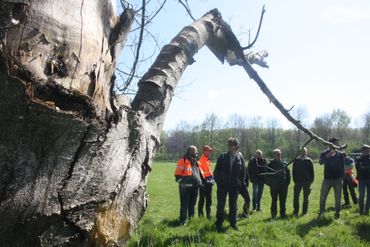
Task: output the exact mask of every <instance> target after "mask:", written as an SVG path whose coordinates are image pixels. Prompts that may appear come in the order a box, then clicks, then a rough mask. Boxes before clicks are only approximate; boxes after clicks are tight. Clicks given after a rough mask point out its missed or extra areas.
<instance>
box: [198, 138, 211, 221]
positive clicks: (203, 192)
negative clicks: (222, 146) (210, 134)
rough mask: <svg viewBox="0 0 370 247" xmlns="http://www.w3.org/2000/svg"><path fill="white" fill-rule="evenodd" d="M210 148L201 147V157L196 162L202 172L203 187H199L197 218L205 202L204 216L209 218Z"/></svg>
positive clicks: (200, 214)
mask: <svg viewBox="0 0 370 247" xmlns="http://www.w3.org/2000/svg"><path fill="white" fill-rule="evenodd" d="M212 150H213V149H212V148H211V147H210V146H208V145H205V146H203V147H202V151H203V155H202V156H201V157H200V159H199V160H198V163H199V168H200V169H201V170H202V171H203V177H204V182H203V186H202V187H199V201H198V216H203V215H204V214H203V206H204V201H205V202H206V215H207V218H208V219H209V218H211V205H212V186H213V184H214V180H213V174H212V171H211V160H210V159H211V153H212Z"/></svg>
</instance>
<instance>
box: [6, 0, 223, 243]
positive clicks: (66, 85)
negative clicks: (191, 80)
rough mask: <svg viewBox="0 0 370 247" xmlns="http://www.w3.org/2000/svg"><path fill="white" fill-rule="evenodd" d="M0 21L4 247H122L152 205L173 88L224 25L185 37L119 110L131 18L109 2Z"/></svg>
mask: <svg viewBox="0 0 370 247" xmlns="http://www.w3.org/2000/svg"><path fill="white" fill-rule="evenodd" d="M0 12H1V13H0V14H1V18H0V35H1V36H0V38H1V44H0V48H1V50H0V85H1V88H2V90H1V91H0V117H1V122H0V157H1V158H0V222H1V223H2V224H0V236H1V242H2V244H3V245H5V246H7V245H9V246H106V245H112V246H115V245H121V244H124V243H125V241H126V240H127V238H128V237H129V235H130V233H131V232H132V231H133V230H134V229H135V227H136V225H137V222H138V221H139V219H140V218H141V217H142V215H143V213H144V211H145V209H146V206H147V194H146V192H145V189H146V181H147V175H148V173H149V172H150V170H151V163H152V159H153V157H154V154H155V151H156V150H157V148H158V147H159V145H160V133H161V130H162V126H163V120H164V116H165V113H166V111H167V109H168V107H169V104H170V102H171V99H172V96H173V91H174V88H175V87H176V84H177V82H178V80H179V79H180V77H181V74H182V73H183V71H184V70H185V68H186V67H187V65H189V64H191V63H192V62H193V58H192V57H193V55H194V54H195V53H196V52H197V51H198V50H199V49H200V48H201V47H202V46H204V45H205V44H206V43H207V42H210V40H212V39H213V40H215V36H214V33H215V31H216V30H217V28H218V25H219V22H220V20H221V19H220V14H219V13H218V12H217V11H216V10H214V11H211V12H209V13H208V14H206V15H205V16H204V17H202V18H201V19H200V20H198V21H196V22H194V23H193V24H192V25H191V26H188V27H185V28H184V29H183V30H182V31H181V32H180V33H179V34H178V35H177V36H176V37H175V38H174V39H173V40H172V41H171V43H170V44H169V45H166V46H165V47H164V48H163V49H162V51H161V53H160V55H159V56H158V58H157V60H156V62H155V63H154V65H153V66H152V67H151V69H150V70H149V71H148V73H147V74H146V75H145V76H144V78H143V79H142V80H141V82H140V84H139V91H138V93H137V95H136V97H135V99H134V100H133V102H132V104H131V105H130V104H124V105H120V104H119V102H120V101H122V100H120V98H117V97H115V95H114V93H113V90H112V87H113V83H114V67H115V62H116V57H117V56H118V54H119V51H120V49H121V47H122V44H123V43H124V41H125V38H126V35H127V33H128V32H129V30H130V26H131V23H132V20H133V11H132V10H126V11H125V12H124V13H123V14H122V15H121V16H120V17H119V18H118V17H116V16H115V14H114V9H113V8H112V6H111V2H110V1H107V0H105V1H101V0H96V1H92V0H90V1H84V0H81V1H76V0H67V1H47V0H38V1H27V0H7V1H2V2H1V3H0ZM216 38H217V37H216Z"/></svg>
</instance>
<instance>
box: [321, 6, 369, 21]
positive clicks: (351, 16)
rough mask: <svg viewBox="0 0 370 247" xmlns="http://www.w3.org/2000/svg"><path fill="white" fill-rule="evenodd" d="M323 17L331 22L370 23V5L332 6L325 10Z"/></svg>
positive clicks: (322, 13)
mask: <svg viewBox="0 0 370 247" xmlns="http://www.w3.org/2000/svg"><path fill="white" fill-rule="evenodd" d="M321 17H322V18H323V19H324V20H326V21H330V22H354V21H369V20H370V5H367V4H365V5H364V6H359V5H357V6H355V5H348V6H345V5H331V6H328V7H326V8H325V9H323V11H322V12H321Z"/></svg>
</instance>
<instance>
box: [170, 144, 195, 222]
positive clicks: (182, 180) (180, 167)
mask: <svg viewBox="0 0 370 247" xmlns="http://www.w3.org/2000/svg"><path fill="white" fill-rule="evenodd" d="M197 156H198V151H197V148H196V147H195V146H189V147H188V149H187V151H186V153H185V155H184V157H183V158H181V159H179V161H178V162H177V166H176V170H175V177H176V182H178V183H179V193H180V224H182V225H186V223H187V220H188V218H191V217H193V216H194V208H195V204H196V202H197V195H198V188H199V187H200V186H201V185H202V177H201V176H202V174H201V170H200V169H199V167H198V161H197Z"/></svg>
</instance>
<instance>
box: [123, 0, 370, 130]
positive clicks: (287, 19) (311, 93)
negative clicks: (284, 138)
mask: <svg viewBox="0 0 370 247" xmlns="http://www.w3.org/2000/svg"><path fill="white" fill-rule="evenodd" d="M153 1H154V0H152V2H151V3H153V4H154V3H155V4H158V2H157V1H154V2H153ZM130 2H132V3H133V6H134V8H135V4H136V7H137V6H139V4H140V3H141V1H130ZM263 5H265V8H266V13H265V15H264V20H263V23H262V28H261V32H260V34H259V38H258V40H257V42H256V44H255V45H254V46H253V47H252V48H251V49H250V50H251V51H254V52H258V51H260V50H266V51H267V52H268V53H269V56H268V57H267V58H266V60H267V63H268V65H269V68H268V69H266V68H261V67H258V66H257V65H254V66H253V67H254V68H255V70H256V71H257V72H258V74H259V75H260V77H261V78H262V79H263V80H264V82H265V83H266V84H267V85H268V87H269V88H270V90H271V91H272V93H273V94H274V95H275V96H276V98H277V99H279V100H280V102H281V103H282V104H283V105H284V106H285V108H287V109H290V108H291V107H292V106H293V105H294V106H295V108H297V107H303V108H305V110H306V116H305V121H304V122H306V123H307V125H309V124H310V123H312V121H313V120H314V119H315V118H316V117H320V116H322V115H324V114H328V113H331V112H332V111H333V110H334V109H342V110H344V111H345V112H346V113H347V114H348V115H350V116H351V117H352V123H351V126H353V127H359V126H361V120H362V116H363V115H364V114H365V113H367V112H370V93H369V92H370V91H369V89H370V68H369V67H370V66H369V58H370V48H369V44H370V1H368V0H356V1H353V0H352V1H350V0H325V1H322V0H321V1H320V0H311V1H304V0H279V1H276V0H266V1H259V0H230V1H225V0H208V1H207V0H199V1H195V0H193V1H189V6H190V9H191V12H192V15H193V16H194V18H196V19H197V18H200V17H201V16H202V15H203V14H205V13H206V12H207V11H209V10H211V9H213V8H218V10H219V11H220V12H221V14H222V17H223V19H224V20H225V21H226V22H227V23H228V24H229V25H230V26H231V28H232V30H233V31H234V33H235V34H236V35H237V37H238V38H239V40H240V42H241V44H242V45H247V43H248V38H249V35H248V32H250V39H253V38H254V35H255V33H256V31H257V28H258V24H259V18H260V13H261V9H262V6H263ZM152 11H153V10H152ZM191 23H192V20H191V18H190V17H189V16H188V14H187V13H186V11H185V9H184V8H183V7H182V5H180V4H179V3H178V1H177V0H167V3H166V5H165V7H164V9H163V10H162V11H161V12H160V13H159V14H158V16H157V17H156V18H155V19H154V20H153V23H152V24H151V25H150V26H149V27H148V28H150V30H151V33H152V35H153V36H155V37H157V39H158V44H159V46H160V47H161V46H163V45H165V44H166V43H168V42H170V40H171V39H172V38H173V37H174V36H175V35H176V34H177V33H178V32H179V31H180V30H181V29H182V28H183V27H184V26H185V25H189V24H191ZM129 39H130V37H129ZM153 44H154V43H153V42H150V41H149V39H148V42H147V44H146V45H145V48H144V50H143V54H142V55H148V54H151V53H152V51H153V47H154V45H153ZM125 52H126V53H125ZM157 53H158V51H157ZM157 53H156V54H157ZM125 54H127V51H124V52H123V54H122V55H121V60H123V59H124V58H125V57H127V56H126V55H125ZM194 58H195V60H196V62H195V63H194V64H192V65H190V66H188V68H187V69H186V71H185V72H184V74H183V76H182V78H181V80H180V82H179V84H178V87H177V88H178V89H177V90H176V91H175V92H176V95H175V97H174V98H173V100H172V103H171V105H170V108H169V110H168V112H167V114H166V118H165V122H164V130H173V129H175V128H176V126H177V125H178V124H179V123H180V122H181V121H186V122H188V123H189V124H191V125H197V124H200V123H201V122H202V121H203V120H204V119H205V117H206V116H207V115H209V114H211V113H215V114H216V115H217V116H219V117H220V119H221V120H222V121H223V122H226V121H227V120H228V118H229V117H230V116H231V115H233V114H238V115H240V116H243V117H246V119H250V118H253V117H255V116H260V117H262V121H263V122H266V121H271V120H276V121H277V122H278V123H279V124H278V126H279V127H282V128H292V127H293V125H292V124H290V123H289V122H288V121H287V120H286V119H285V117H284V116H282V115H281V113H280V112H279V110H278V109H277V108H276V107H275V106H274V105H273V104H271V103H270V102H269V100H268V99H267V97H266V96H265V95H264V94H263V93H262V91H261V90H260V89H259V87H258V86H257V84H256V83H255V82H254V81H253V80H251V79H250V78H249V77H248V75H247V74H246V72H245V71H244V70H243V69H242V68H241V67H238V66H229V65H228V64H227V63H225V64H222V63H221V62H220V61H219V60H218V59H217V58H216V57H215V56H214V55H213V54H212V53H211V52H210V51H209V50H208V48H207V47H203V48H202V49H201V50H200V51H199V52H198V54H196V55H195V57H194ZM154 59H155V57H153V58H152V60H153V61H154ZM152 60H150V62H151V61H152ZM146 66H150V64H148V65H142V66H141V67H140V69H141V70H142V71H145V70H146Z"/></svg>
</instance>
